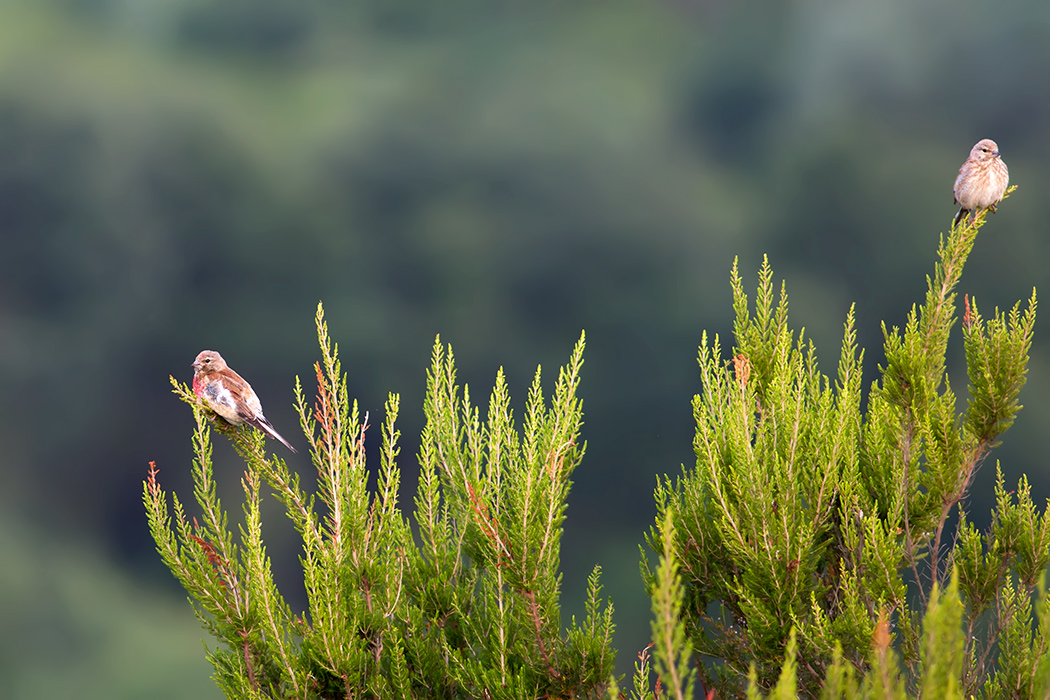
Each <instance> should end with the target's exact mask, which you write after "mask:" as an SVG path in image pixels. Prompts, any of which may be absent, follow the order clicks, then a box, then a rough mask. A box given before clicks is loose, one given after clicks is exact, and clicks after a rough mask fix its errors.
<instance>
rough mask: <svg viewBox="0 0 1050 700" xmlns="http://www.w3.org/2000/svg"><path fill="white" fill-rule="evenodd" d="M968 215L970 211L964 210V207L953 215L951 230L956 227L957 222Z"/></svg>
mask: <svg viewBox="0 0 1050 700" xmlns="http://www.w3.org/2000/svg"><path fill="white" fill-rule="evenodd" d="M969 213H970V210H969V209H967V208H965V207H963V208H962V209H960V210H959V213H958V214H956V215H955V220H954V221H952V228H955V227H956V226H958V225H959V222H960V221H962V220H963V217H965V216H966V215H967V214H969Z"/></svg>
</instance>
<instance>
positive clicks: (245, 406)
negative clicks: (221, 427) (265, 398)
mask: <svg viewBox="0 0 1050 700" xmlns="http://www.w3.org/2000/svg"><path fill="white" fill-rule="evenodd" d="M193 393H194V394H196V395H197V396H199V397H200V398H201V399H202V400H203V401H204V404H205V405H206V406H207V407H208V408H210V409H211V410H213V411H215V412H216V413H217V414H219V415H220V416H222V418H224V419H225V420H226V422H227V423H230V424H231V425H241V424H242V423H247V424H248V425H250V426H253V427H255V428H257V429H258V430H261V431H262V432H263V433H265V434H267V435H269V436H270V437H272V438H274V439H276V440H280V441H281V443H283V444H284V446H285V447H287V448H288V449H289V450H291V451H292V452H295V448H294V447H292V446H291V445H290V444H288V441H287V440H285V439H284V438H283V437H281V435H280V433H278V432H277V431H276V430H274V428H273V426H272V425H271V424H270V421H268V420H266V416H264V415H263V411H262V403H261V402H260V401H259V397H258V396H256V395H255V391H253V390H252V385H251V384H249V383H248V382H246V381H244V379H243V378H242V377H241V375H239V374H237V373H236V372H234V371H233V370H232V369H230V367H229V365H227V364H226V360H224V359H222V355H220V354H219V353H217V352H215V351H214V350H202V351H201V352H200V354H199V355H197V359H196V360H194V361H193Z"/></svg>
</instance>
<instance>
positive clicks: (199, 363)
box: [193, 350, 226, 374]
mask: <svg viewBox="0 0 1050 700" xmlns="http://www.w3.org/2000/svg"><path fill="white" fill-rule="evenodd" d="M224 369H226V360H224V359H222V355H220V354H219V353H217V352H215V351H214V350H202V351H201V352H200V354H199V355H197V359H195V360H194V361H193V371H194V372H196V373H199V374H207V373H208V372H221V371H222V370H224Z"/></svg>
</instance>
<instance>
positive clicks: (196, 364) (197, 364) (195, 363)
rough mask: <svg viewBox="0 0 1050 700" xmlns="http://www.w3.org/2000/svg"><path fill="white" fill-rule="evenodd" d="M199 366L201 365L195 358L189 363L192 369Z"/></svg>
mask: <svg viewBox="0 0 1050 700" xmlns="http://www.w3.org/2000/svg"><path fill="white" fill-rule="evenodd" d="M200 366H201V365H200V363H199V362H197V361H196V360H194V361H193V364H191V365H190V367H192V368H193V369H194V370H197V369H200Z"/></svg>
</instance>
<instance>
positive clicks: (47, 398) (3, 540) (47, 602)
mask: <svg viewBox="0 0 1050 700" xmlns="http://www.w3.org/2000/svg"><path fill="white" fill-rule="evenodd" d="M1048 36H1050V4H1048V3H1046V2H1045V1H1044V0H1017V1H1016V2H1003V3H995V4H993V3H987V2H981V1H979V0H963V1H961V2H959V1H955V0H952V1H949V0H933V1H931V2H924V3H913V2H910V1H908V0H886V1H884V2H880V3H871V2H867V1H861V0H846V1H845V2H843V1H838V2H831V1H829V0H795V1H791V0H749V1H744V2H731V1H729V0H712V1H710V2H701V1H690V0H664V1H663V2H657V1H652V2H635V3H630V2H619V1H616V0H607V1H605V2H576V3H569V2H554V1H548V0H533V1H532V2H527V3H526V2H517V3H513V2H495V1H490V2H480V1H473V0H448V1H447V2H441V3H434V2H423V1H422V0H373V1H371V2H353V3H350V2H348V3H342V4H337V3H320V2H304V1H303V0H224V1H221V2H209V1H205V0H173V1H171V2H167V3H156V2H149V1H147V0H0V386H2V391H0V445H2V446H3V450H2V461H0V509H2V511H0V513H2V516H0V558H2V562H3V563H2V565H0V623H2V631H3V641H2V642H0V696H3V697H10V698H45V697H47V698H50V697H73V696H76V697H79V698H95V697H98V698H103V697H105V698H122V697H127V698H133V697H135V698H137V697H156V698H163V697H171V698H184V697H217V696H218V691H217V690H216V689H215V688H214V687H213V686H212V685H211V683H210V681H209V679H208V676H209V673H210V669H209V667H208V664H207V663H206V661H205V660H204V655H203V649H202V647H201V643H200V640H201V639H202V638H204V633H203V632H202V631H201V630H200V628H199V626H198V624H197V622H196V620H195V619H194V617H193V616H192V613H191V611H190V607H189V605H188V604H187V603H186V602H185V599H184V597H183V594H182V592H181V590H180V589H179V588H178V587H177V586H176V584H175V582H174V581H173V579H172V578H171V576H170V574H169V573H168V572H167V571H166V570H165V569H164V568H163V566H162V565H161V563H160V561H159V558H158V557H157V555H156V554H155V552H154V551H153V548H152V542H151V540H150V539H149V536H148V532H147V530H146V525H145V520H144V517H143V513H142V506H141V492H142V480H143V478H144V476H145V472H146V466H147V463H148V462H149V460H157V462H158V466H159V467H160V469H161V473H160V478H161V481H162V483H163V485H164V486H165V488H167V489H174V490H176V491H177V492H178V493H179V494H180V495H182V496H183V497H184V498H186V499H189V497H190V489H191V485H190V481H189V465H190V460H191V456H192V455H191V450H190V441H189V437H190V431H191V423H192V421H191V416H190V413H189V411H188V410H187V409H186V407H185V406H183V405H182V404H180V403H179V402H178V401H177V400H176V399H175V398H174V397H173V396H172V395H171V394H170V393H169V386H168V375H169V374H173V375H175V376H176V377H177V378H179V379H182V380H184V381H185V380H188V379H189V377H190V375H191V370H190V367H189V364H190V362H191V361H192V360H193V357H194V356H195V355H196V353H197V352H198V351H200V350H201V349H204V348H211V349H216V350H220V351H221V352H222V353H223V354H224V356H225V357H226V358H227V359H228V360H229V361H230V363H231V365H232V366H233V367H234V368H235V369H237V370H238V371H239V372H240V373H241V374H243V375H244V376H245V377H247V378H249V381H251V382H252V384H253V385H254V387H255V389H256V390H257V392H258V393H259V394H260V396H261V397H262V398H263V402H264V405H265V406H266V413H267V416H268V417H269V418H270V419H271V421H272V422H273V423H274V425H275V426H277V428H278V430H280V431H281V432H282V433H283V434H284V435H285V436H287V437H288V438H289V439H291V440H292V441H293V443H299V444H302V443H303V439H302V437H301V436H300V438H299V439H298V440H297V439H296V438H295V435H296V432H297V431H296V427H295V426H296V425H297V421H296V420H295V417H294V413H293V410H292V407H291V403H292V387H293V382H294V377H295V376H296V375H298V376H300V377H302V378H303V380H304V382H306V383H307V386H309V378H310V375H311V364H312V362H313V361H314V360H315V359H316V358H317V356H318V352H317V348H316V340H315V335H314V329H313V313H314V309H315V307H316V304H317V302H318V300H322V301H323V302H324V304H325V308H326V311H327V317H328V321H329V325H330V329H331V332H332V335H333V338H334V339H335V340H336V341H337V342H338V343H339V346H340V350H341V352H342V359H343V365H344V368H345V369H346V370H347V371H348V372H349V381H350V387H351V391H352V393H353V394H354V395H355V396H357V397H358V398H359V399H360V401H361V405H362V408H363V409H364V410H368V411H370V412H371V414H372V416H373V423H376V422H378V421H379V420H380V416H381V413H382V407H383V401H384V399H385V397H386V394H387V392H398V393H400V394H401V396H402V407H403V409H402V419H401V422H400V427H401V430H402V432H403V435H404V450H403V452H402V459H401V467H402V470H403V473H404V481H405V483H404V489H403V494H402V496H403V499H404V502H405V503H406V504H409V503H410V502H411V501H410V498H411V494H412V493H413V492H414V487H415V478H416V465H415V460H414V453H415V449H416V444H417V439H418V438H417V436H418V432H419V429H420V428H421V423H422V410H421V404H422V398H423V391H424V376H425V370H426V367H427V366H428V363H429V357H430V351H431V346H432V343H433V340H434V337H435V335H436V334H438V333H440V334H441V337H442V340H443V341H445V342H450V343H452V345H453V347H454V350H455V353H456V356H457V360H458V364H459V369H460V377H461V379H463V380H464V381H466V382H467V383H469V384H470V385H471V387H472V388H473V390H474V392H475V395H476V396H477V395H478V394H484V395H485V396H487V393H488V390H489V389H490V388H491V385H492V381H493V379H494V377H495V373H496V370H497V368H498V367H499V366H501V365H502V366H503V367H504V368H505V369H506V371H507V374H508V378H509V381H510V386H511V390H512V393H513V395H514V397H515V399H516V405H517V407H518V411H519V413H520V410H521V407H522V405H523V403H524V398H525V391H526V389H527V387H528V383H529V381H530V380H531V378H532V374H533V372H534V371H535V368H536V366H537V365H538V364H539V365H542V366H543V368H544V371H545V376H546V379H547V381H546V382H545V385H546V386H547V387H550V386H551V384H552V382H553V379H554V373H555V372H556V370H557V367H558V366H559V365H560V364H561V363H563V362H565V361H566V360H567V359H568V356H569V352H570V351H571V348H572V344H573V342H574V341H575V340H576V338H577V337H578V336H579V333H580V331H581V329H583V330H586V332H587V343H588V345H587V352H586V365H585V368H584V379H583V385H582V389H581V395H582V398H583V401H584V410H585V414H586V420H587V424H586V428H585V437H586V439H587V445H588V447H587V456H586V458H585V459H584V462H583V465H582V466H581V467H580V468H579V470H578V471H577V472H576V478H575V487H574V490H573V492H572V495H571V499H570V506H569V510H568V520H567V522H566V526H565V539H564V552H563V562H564V571H565V579H564V588H563V590H564V601H565V613H566V614H569V613H573V612H576V613H579V612H581V611H582V605H583V590H584V589H583V583H584V579H585V577H586V575H587V573H589V571H590V569H591V568H592V567H593V565H594V564H595V563H600V564H601V565H602V566H603V567H604V569H605V572H606V574H605V583H606V591H605V592H606V593H607V594H609V595H611V596H612V597H613V599H614V603H615V605H616V617H615V619H616V622H617V623H618V625H619V630H618V634H617V637H616V639H615V643H616V646H617V647H618V648H619V650H620V657H619V667H620V669H621V670H626V669H627V668H629V666H630V664H631V663H632V662H633V660H634V656H635V653H636V652H637V651H638V650H640V649H641V648H642V647H644V646H645V644H646V643H647V637H648V601H647V599H646V598H645V596H644V592H643V590H642V586H641V582H640V579H639V576H638V553H637V545H638V543H640V542H641V541H642V533H643V531H644V529H645V528H647V527H648V525H649V524H650V522H651V520H652V516H653V513H654V508H653V505H652V499H651V496H650V494H651V492H652V487H653V485H654V484H655V479H656V475H658V474H663V473H672V474H673V473H677V472H678V471H679V469H680V465H681V464H683V463H685V464H690V463H691V462H692V451H691V442H692V418H691V411H690V408H689V400H690V398H691V396H692V395H693V394H694V393H695V392H696V391H697V390H698V383H697V372H696V365H695V358H696V346H697V345H698V343H699V342H700V334H701V331H702V330H703V329H707V330H708V331H709V332H710V333H720V334H722V336H723V338H726V336H727V334H728V331H729V329H730V323H731V308H730V296H729V284H728V272H729V268H730V266H731V264H732V261H733V258H734V256H740V264H741V270H742V273H743V275H744V277H745V280H746V283H747V288H748V289H752V288H753V286H754V280H755V270H756V269H757V268H758V266H759V264H760V262H761V256H762V254H763V253H768V254H769V255H770V261H771V264H772V265H773V268H774V272H775V274H776V276H777V279H780V278H785V279H786V280H787V288H788V293H789V295H790V297H791V303H792V306H791V309H792V318H793V325H794V326H795V327H796V328H797V327H799V326H805V327H806V332H807V335H809V336H810V337H812V338H813V339H814V340H815V341H816V343H817V347H818V352H819V357H820V358H822V360H823V362H824V365H823V367H824V370H825V372H828V373H833V372H834V369H835V367H834V363H835V362H836V361H837V358H838V349H839V343H840V339H841V329H842V322H843V320H844V318H845V314H846V311H847V309H848V307H849V305H850V304H851V303H853V302H856V303H857V319H858V327H859V331H860V341H861V344H862V345H863V346H864V347H865V348H867V355H866V357H865V366H866V369H867V371H868V372H869V375H870V376H871V377H874V376H875V375H874V372H875V368H876V365H877V364H878V363H879V362H880V361H881V358H882V353H881V339H882V335H881V331H880V330H879V323H880V321H883V320H885V321H886V322H887V323H888V324H890V325H900V324H902V323H903V322H904V319H905V316H906V313H907V311H908V309H909V308H910V306H911V304H912V303H914V302H918V301H920V300H921V298H922V294H923V292H924V291H925V275H926V274H929V273H931V272H932V268H933V262H934V253H935V250H936V246H937V240H938V234H939V232H943V231H945V230H946V229H947V227H948V225H949V222H950V220H951V217H952V215H953V214H954V208H953V207H952V200H951V194H950V191H951V185H952V182H953V180H954V177H955V175H956V172H957V169H958V167H959V165H960V164H961V163H962V161H963V159H964V158H965V157H966V155H967V153H968V152H969V149H970V147H971V146H972V145H973V143H974V142H976V141H977V140H978V139H980V138H985V137H989V138H993V139H995V140H996V141H997V142H998V143H999V146H1000V148H1001V150H1002V152H1003V155H1004V159H1005V160H1006V162H1007V163H1008V164H1009V166H1010V172H1011V179H1012V181H1013V182H1014V183H1016V184H1018V185H1019V189H1018V191H1017V192H1016V194H1015V195H1014V196H1013V197H1012V198H1011V199H1010V200H1009V201H1008V202H1006V203H1005V205H1004V206H1003V207H1001V209H1000V211H999V213H998V214H996V215H995V216H994V217H991V219H990V222H989V224H988V225H987V226H986V227H985V228H984V229H983V230H982V233H981V235H980V237H979V238H978V240H977V244H976V248H975V253H974V255H973V257H972V258H971V260H970V263H969V266H968V268H967V270H966V273H965V275H964V277H963V282H962V290H961V291H964V292H967V293H969V294H971V295H972V296H976V298H977V301H978V303H979V304H980V305H981V308H982V310H984V311H985V312H986V313H987V312H990V311H991V309H992V307H994V306H1000V307H1004V306H1005V307H1008V306H1011V305H1012V304H1013V303H1014V302H1015V301H1017V300H1019V299H1023V298H1026V297H1027V296H1028V295H1029V294H1030V293H1031V289H1032V287H1033V286H1036V287H1041V288H1044V289H1045V288H1047V287H1048V286H1050V285H1047V284H1046V282H1047V276H1048V273H1047V271H1046V264H1045V263H1046V260H1047V257H1048V249H1047V247H1048V244H1050V243H1048V237H1047V235H1046V233H1047V231H1046V228H1047V227H1046V224H1045V221H1046V215H1045V213H1044V212H1043V211H1042V208H1043V206H1045V204H1043V203H1044V202H1045V201H1046V190H1047V183H1048V180H1050V166H1048V163H1050V129H1048V128H1047V127H1048V123H1050V84H1048V83H1050V41H1047V37H1048ZM952 353H953V358H954V359H953V363H952V365H951V366H952V371H951V376H952V377H953V380H954V387H955V389H956V391H957V393H958V394H960V396H961V395H963V394H964V392H965V388H964V385H965V372H964V367H963V365H962V363H961V359H962V358H961V344H960V341H959V339H958V337H957V336H956V338H955V340H954V343H953V345H952ZM1048 353H1050V346H1048V345H1047V342H1046V341H1045V340H1044V335H1043V334H1042V333H1041V332H1038V335H1037V340H1036V347H1035V349H1034V354H1033V359H1032V365H1031V372H1030V375H1029V383H1028V386H1027V387H1026V389H1025V391H1024V393H1023V394H1022V400H1023V402H1024V403H1025V404H1026V408H1025V410H1024V411H1022V413H1021V415H1020V418H1019V420H1018V422H1017V424H1016V426H1015V427H1014V429H1013V430H1012V431H1010V432H1009V433H1008V434H1007V436H1006V438H1005V444H1004V445H1003V446H1002V447H1001V448H999V450H997V452H996V455H995V456H996V457H997V458H999V459H1001V460H1002V462H1003V467H1004V470H1005V472H1006V475H1007V481H1008V483H1016V479H1017V478H1018V477H1019V476H1020V474H1021V473H1026V474H1027V475H1028V476H1029V478H1030V479H1031V481H1032V483H1033V488H1034V492H1035V495H1036V496H1037V497H1038V498H1043V497H1045V496H1046V495H1047V494H1048V493H1050V475H1048V473H1047V470H1046V468H1045V466H1044V460H1043V458H1042V454H1043V452H1042V451H1043V450H1044V449H1045V446H1046V440H1045V435H1044V433H1045V431H1044V430H1043V429H1041V428H1040V427H1039V426H1042V425H1045V424H1046V421H1047V414H1048V412H1050V384H1048V382H1050V380H1048V376H1047V375H1048V373H1047V366H1048V362H1050V354H1048ZM372 436H373V443H375V441H376V440H377V439H378V435H377V433H376V432H375V429H373V432H372ZM374 447H375V444H373V448H374ZM277 449H278V450H279V449H280V448H277ZM282 456H284V455H282ZM217 460H218V474H219V480H220V483H221V484H222V492H223V493H222V495H223V496H224V497H225V499H226V503H227V505H228V506H230V507H231V509H232V510H234V511H236V510H237V507H236V504H237V503H238V502H239V501H238V500H237V499H238V491H239V484H238V479H239V474H240V468H239V467H238V465H237V462H236V459H235V458H234V455H233V454H232V451H231V450H229V449H226V448H225V446H222V445H220V447H219V450H218V451H217ZM290 462H291V464H292V466H293V467H295V468H298V469H299V470H301V471H302V472H303V473H304V474H309V473H310V471H311V467H310V465H309V463H308V461H307V460H306V459H305V458H304V456H303V455H302V453H300V454H299V455H297V456H291V458H290ZM224 469H225V471H224ZM993 477H994V465H991V464H990V465H987V466H986V467H985V469H984V470H983V472H982V473H981V474H980V476H979V478H978V483H977V485H976V488H975V497H974V499H973V500H972V502H971V506H972V508H971V510H972V512H973V513H974V519H975V520H976V521H977V522H978V523H985V522H987V519H988V510H989V508H990V506H991V502H990V499H988V493H989V492H990V484H991V483H992V482H993ZM285 522H286V519H284V518H283V516H281V514H280V512H279V510H278V509H277V508H276V507H274V508H273V511H272V513H271V517H270V520H269V521H268V523H267V535H268V537H269V538H270V540H271V553H272V554H273V556H274V559H275V565H276V567H277V568H278V570H279V579H280V581H281V583H282V587H283V590H284V592H285V593H286V595H287V596H288V597H289V598H290V599H291V600H292V603H293V606H294V607H299V608H301V607H302V605H303V593H302V590H301V582H300V581H298V580H297V578H296V571H297V569H298V562H297V558H296V556H297V548H296V543H295V540H294V537H293V533H292V532H291V531H290V529H289V528H288V526H287V525H286V524H285ZM207 641H208V642H209V643H210V640H207Z"/></svg>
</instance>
